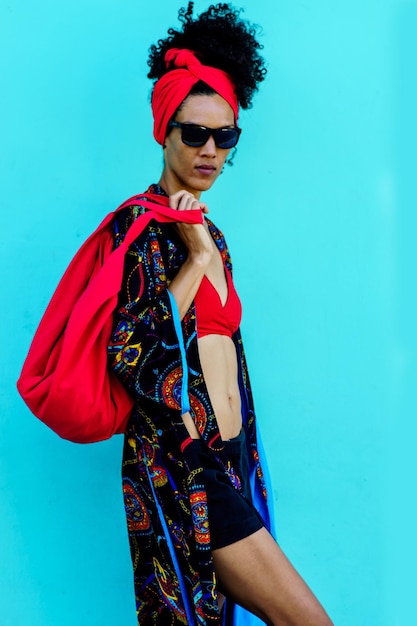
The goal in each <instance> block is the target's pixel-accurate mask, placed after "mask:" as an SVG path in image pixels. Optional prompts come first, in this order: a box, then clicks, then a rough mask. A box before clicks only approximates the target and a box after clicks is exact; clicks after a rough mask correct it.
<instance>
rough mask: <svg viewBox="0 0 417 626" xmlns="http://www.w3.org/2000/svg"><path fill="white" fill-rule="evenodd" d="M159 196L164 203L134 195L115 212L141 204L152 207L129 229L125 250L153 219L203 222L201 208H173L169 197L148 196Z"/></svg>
mask: <svg viewBox="0 0 417 626" xmlns="http://www.w3.org/2000/svg"><path fill="white" fill-rule="evenodd" d="M150 197H151V198H158V199H163V200H164V204H160V203H159V201H158V202H156V201H153V200H144V199H143V198H144V196H132V198H129V199H128V200H126V202H123V204H121V205H120V206H119V207H118V208H117V209H116V211H114V213H113V214H115V213H117V212H118V211H120V210H121V209H123V208H125V207H128V206H132V205H135V204H137V205H139V206H143V207H146V208H147V209H150V210H149V211H146V212H145V213H143V214H142V215H141V216H140V217H138V219H136V220H135V221H134V222H133V223H132V225H131V226H130V228H129V229H128V231H127V233H126V235H125V238H124V240H123V242H122V243H121V245H120V246H119V247H120V248H123V249H124V250H125V249H127V248H128V247H129V246H130V244H131V243H133V242H134V241H135V239H136V238H137V237H138V236H139V235H140V233H141V232H142V231H143V229H144V228H145V226H147V225H148V224H149V222H150V221H151V220H153V219H154V220H156V221H157V222H183V223H186V224H203V222H204V217H203V213H202V212H201V210H200V209H192V210H191V211H177V210H176V209H171V208H170V207H169V206H168V198H165V197H164V196H157V195H156V194H147V195H146V198H150Z"/></svg>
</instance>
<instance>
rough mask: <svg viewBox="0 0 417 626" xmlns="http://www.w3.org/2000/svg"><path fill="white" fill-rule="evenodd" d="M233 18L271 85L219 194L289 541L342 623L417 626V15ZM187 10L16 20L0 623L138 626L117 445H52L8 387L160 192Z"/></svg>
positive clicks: (272, 9)
mask: <svg viewBox="0 0 417 626" xmlns="http://www.w3.org/2000/svg"><path fill="white" fill-rule="evenodd" d="M240 5H241V6H244V7H245V9H246V12H245V15H246V17H247V18H248V19H251V20H252V21H256V22H258V23H259V24H261V25H263V34H262V41H263V43H264V46H265V50H264V52H265V56H266V58H267V60H268V67H269V75H268V80H267V81H266V82H265V83H264V85H262V88H261V90H260V93H259V94H258V96H257V97H256V99H255V106H254V108H253V109H252V110H250V111H249V112H247V113H244V114H243V115H242V116H241V125H242V127H243V129H244V132H243V134H242V139H241V143H240V144H239V150H238V154H237V156H236V158H235V164H234V165H233V167H231V168H226V171H225V172H224V174H223V175H222V176H221V177H220V179H219V181H218V183H217V185H216V187H215V188H214V189H213V190H212V191H210V192H209V193H208V194H207V196H206V198H205V199H206V201H207V203H208V204H209V207H210V211H211V213H210V215H211V217H212V218H213V219H214V221H215V222H216V223H217V224H218V225H219V226H220V227H221V228H222V229H223V230H224V231H225V233H226V235H227V239H228V242H229V245H230V248H231V251H232V254H233V258H234V263H235V277H236V283H237V286H238V290H239V292H240V295H241V298H242V300H243V304H244V318H243V325H242V332H243V335H244V339H245V343H246V350H247V356H248V359H249V364H250V371H251V379H252V385H253V388H254V393H255V402H256V406H257V412H258V418H259V424H260V427H261V429H262V432H263V438H264V442H265V447H266V450H267V454H268V457H269V462H270V470H271V474H272V477H273V483H274V489H273V494H272V496H273V503H274V507H275V514H276V522H277V535H278V538H279V541H280V543H281V545H282V547H283V549H284V550H285V551H286V553H287V554H288V556H289V557H290V559H291V560H292V561H293V563H294V564H295V565H296V567H297V568H298V569H299V571H300V572H301V574H302V575H303V576H304V577H305V578H306V580H307V581H308V582H309V584H310V585H311V587H312V588H313V590H314V591H315V592H316V594H317V595H318V596H319V598H320V599H321V601H322V602H323V604H324V605H325V606H326V608H327V609H328V611H329V613H330V615H331V616H332V618H333V620H334V622H335V624H336V625H337V626H410V625H412V624H413V623H417V621H416V618H415V611H414V596H415V568H414V562H415V556H416V541H415V534H416V533H415V529H416V516H415V513H414V507H413V504H414V500H415V485H414V483H413V481H414V478H415V476H416V471H415V462H414V456H415V453H414V448H415V441H416V428H415V426H414V422H415V418H416V415H417V411H416V408H415V406H416V405H415V389H416V387H417V383H416V380H417V377H416V372H417V367H416V352H417V351H416V344H417V339H416V331H415V320H416V318H417V311H416V299H415V271H416V258H415V253H414V241H415V238H416V217H415V209H416V194H415V190H414V188H415V180H416V165H417V159H416V145H417V130H416V123H415V116H416V111H417V89H416V69H415V68H416V60H417V58H416V57H417V45H416V37H415V33H416V31H417V4H416V2H413V1H410V0H408V1H407V0H383V1H382V2H381V0H367V1H366V2H364V1H363V0H351V1H350V2H332V1H330V0H304V1H303V2H298V1H295V0H279V1H277V0H257V1H256V2H250V1H249V0H246V1H245V2H241V3H240ZM179 6H180V5H179V4H177V3H176V2H172V0H171V1H168V0H159V2H147V3H144V2H139V1H138V0H137V1H136V2H134V1H133V0H125V1H124V2H120V1H119V2H117V1H116V0H100V2H98V1H97V0H89V1H88V2H82V1H81V0H72V1H71V2H69V1H68V0H63V1H61V2H53V1H52V0H39V1H38V2H36V3H34V2H30V1H29V0H13V1H10V2H4V3H2V4H1V6H0V46H1V50H0V76H1V98H0V123H1V132H0V137H1V150H0V164H1V194H0V203H1V223H2V228H1V231H0V238H1V245H0V259H1V261H0V262H1V278H2V285H3V287H2V294H3V296H2V298H3V305H2V310H1V316H2V330H3V340H2V359H1V362H0V402H1V421H0V429H1V432H0V564H1V565H0V615H1V624H2V626H58V625H59V626H74V624H77V626H99V625H100V626H135V623H136V620H135V614H134V601H133V588H132V582H131V571H130V557H129V551H128V544H127V535H126V530H125V524H124V515H123V509H122V499H121V490H120V456H121V446H122V438H121V437H119V436H118V437H115V438H113V439H112V440H111V441H108V442H104V443H100V444H95V445H87V446H80V445H75V444H71V443H69V442H66V441H62V440H60V439H59V438H58V437H57V436H56V435H54V434H53V433H52V432H51V431H49V430H48V429H47V428H46V427H45V426H43V425H42V424H41V423H40V422H38V421H37V420H36V419H35V418H34V417H33V416H32V415H31V414H30V413H29V411H28V410H27V409H26V407H25V405H24V404H23V402H22V401H21V400H20V398H19V397H18V395H17V393H16V391H15V381H16V379H17V377H18V374H19V371H20V368H21V365H22V361H23V359H24V356H25V354H26V352H27V350H28V347H29V344H30V341H31V338H32V336H33V333H34V331H35V328H36V326H37V323H38V321H39V319H40V316H41V314H42V312H43V310H44V308H45V306H46V304H47V302H48V300H49V298H50V296H51V294H52V291H53V289H54V287H55V286H56V284H57V281H58V280H59V278H60V276H61V274H62V272H63V270H64V269H65V267H66V265H67V264H68V262H69V260H70V258H71V257H72V255H73V254H74V253H75V251H76V250H77V248H78V247H79V246H80V244H81V243H82V241H83V240H84V239H85V238H86V237H87V235H88V234H89V233H90V232H91V231H92V230H93V229H94V228H95V226H96V225H97V224H98V223H99V222H100V220H101V219H102V217H103V215H104V214H106V213H108V212H109V211H111V210H112V209H113V208H115V207H116V206H117V205H118V204H119V203H120V202H122V201H123V200H124V199H125V198H127V197H129V196H130V195H132V194H134V193H136V192H140V191H143V190H144V189H145V188H146V187H147V185H148V184H149V183H150V182H153V181H156V180H157V179H158V177H159V174H160V170H161V164H162V156H161V149H160V148H159V146H157V145H156V144H155V143H154V141H153V139H152V131H151V129H152V120H151V114H150V108H149V94H150V86H151V85H150V82H149V81H148V80H147V79H146V72H147V66H146V58H147V50H148V46H149V44H150V43H152V42H154V41H156V40H157V38H158V37H160V36H163V35H164V33H165V31H166V28H167V27H168V26H170V25H175V24H176V13H177V9H178V7H179ZM206 6H207V5H206V3H203V2H201V1H199V2H196V7H197V9H198V10H200V9H204V8H205V7H206Z"/></svg>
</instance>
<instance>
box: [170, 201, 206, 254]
mask: <svg viewBox="0 0 417 626" xmlns="http://www.w3.org/2000/svg"><path fill="white" fill-rule="evenodd" d="M169 206H170V207H171V209H175V210H177V211H192V210H201V211H202V213H203V214H207V213H208V208H207V205H206V204H205V203H204V202H200V200H197V198H196V197H195V196H193V194H192V193H190V192H189V191H185V189H182V190H181V191H177V192H176V193H174V194H172V196H170V197H169ZM177 229H178V233H179V235H180V237H181V239H182V240H183V242H184V244H185V246H186V247H187V250H188V255H189V258H190V260H193V261H196V262H199V263H203V264H206V265H208V263H209V262H210V259H211V257H212V255H213V244H212V240H211V237H210V235H209V233H208V231H207V229H206V228H205V227H204V225H203V224H185V223H183V222H178V223H177Z"/></svg>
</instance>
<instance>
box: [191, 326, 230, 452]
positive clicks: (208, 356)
mask: <svg viewBox="0 0 417 626" xmlns="http://www.w3.org/2000/svg"><path fill="white" fill-rule="evenodd" d="M198 350H199V355H200V363H201V367H202V370H203V376H204V379H205V382H206V385H207V391H208V394H209V397H210V401H211V404H212V407H213V411H214V414H215V416H216V419H217V423H218V425H219V430H220V435H221V438H222V439H223V440H227V439H231V438H232V437H236V436H237V435H238V434H239V433H240V430H241V428H242V414H241V405H240V392H239V385H238V382H237V381H238V378H237V374H238V372H237V368H238V365H237V357H236V348H235V344H234V343H233V341H232V339H231V338H230V337H227V336H226V335H205V336H204V337H201V338H200V339H198ZM183 420H184V423H185V425H186V427H187V429H188V432H189V433H190V436H191V437H192V438H193V439H198V438H199V433H198V430H197V428H196V426H195V424H194V422H193V419H192V417H191V415H190V414H189V413H185V414H184V415H183Z"/></svg>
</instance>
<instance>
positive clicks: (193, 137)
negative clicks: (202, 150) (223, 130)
mask: <svg viewBox="0 0 417 626" xmlns="http://www.w3.org/2000/svg"><path fill="white" fill-rule="evenodd" d="M181 131H182V135H181V138H182V141H183V142H184V143H185V144H186V145H187V146H193V147H196V148H197V147H199V146H204V144H205V143H207V141H208V139H209V137H210V131H209V129H208V128H204V127H203V126H194V124H184V125H183V126H182V129H181Z"/></svg>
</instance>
